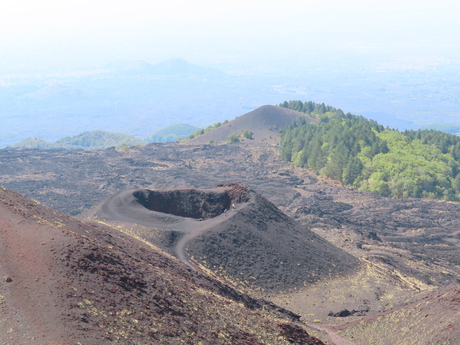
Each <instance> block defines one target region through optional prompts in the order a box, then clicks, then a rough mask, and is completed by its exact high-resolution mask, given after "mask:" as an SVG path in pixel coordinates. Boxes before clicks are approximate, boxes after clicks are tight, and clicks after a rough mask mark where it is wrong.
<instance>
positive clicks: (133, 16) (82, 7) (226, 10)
mask: <svg viewBox="0 0 460 345" xmlns="http://www.w3.org/2000/svg"><path fill="white" fill-rule="evenodd" d="M227 3H228V5H226V2H216V1H209V0H195V1H190V0H168V1H164V0H162V1H158V0H157V1H145V0H131V1H127V0H123V1H120V0H40V1H37V0H14V1H2V2H1V4H0V28H1V36H2V37H3V38H5V37H8V36H10V35H11V36H16V35H18V34H21V35H24V34H25V35H34V34H37V33H39V32H41V31H42V30H49V29H54V30H56V29H58V30H75V29H81V28H83V27H99V26H120V25H137V24H146V23H150V24H152V22H155V23H158V24H162V25H164V24H169V23H175V22H176V23H177V22H186V23H195V24H198V22H199V21H202V20H215V19H217V18H218V19H219V22H221V23H223V24H225V25H234V24H235V23H234V22H233V21H234V20H238V19H241V18H254V19H258V20H266V21H267V25H268V22H269V21H270V20H275V19H281V20H283V19H289V18H297V19H298V18H302V17H305V18H308V16H309V15H310V14H311V13H312V12H314V13H317V14H327V13H328V12H331V11H337V12H344V13H348V12H353V11H360V12H398V11H409V12H410V11H419V10H443V9H448V10H450V11H460V4H459V2H458V1H457V0H440V1H432V0H418V1H414V0H410V1H407V0H399V1H398V0H386V1H379V2H374V1H368V0H351V1H343V0H342V1H341V0H318V1H316V0H310V1H309V0H304V1H299V0H285V1H251V0H246V1H244V0H234V1H231V2H227ZM457 14H460V12H457ZM408 20H410V18H408Z"/></svg>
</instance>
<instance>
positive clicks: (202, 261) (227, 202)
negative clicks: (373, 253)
mask: <svg viewBox="0 0 460 345" xmlns="http://www.w3.org/2000/svg"><path fill="white" fill-rule="evenodd" d="M232 204H235V209H233V207H230V206H231V205H232ZM224 210H227V211H226V212H224ZM95 214H96V216H97V217H98V218H104V219H106V220H109V221H123V222H124V224H126V222H131V223H137V224H140V225H142V226H150V228H148V227H147V228H144V230H138V234H140V236H141V237H143V238H144V239H145V240H148V241H152V242H153V243H156V244H157V245H159V246H162V247H163V249H165V250H167V251H169V252H170V253H173V252H174V253H175V254H176V255H177V257H178V258H180V259H181V260H182V261H184V262H186V263H188V264H189V265H191V266H192V267H193V265H195V267H196V266H201V267H203V268H205V270H206V269H209V270H211V271H212V272H213V273H214V274H216V275H217V276H220V277H221V278H226V279H230V280H231V281H233V282H236V283H241V284H243V285H246V286H250V287H252V288H255V289H256V290H262V291H273V292H275V291H288V290H292V289H297V288H302V287H303V286H305V285H306V284H309V283H313V282H316V281H319V280H322V279H329V278H334V277H338V276H340V277H343V276H346V275H348V274H350V273H353V272H355V271H356V270H357V269H358V268H359V266H360V265H359V261H358V259H356V258H355V257H354V256H352V255H350V254H347V253H346V252H345V251H343V250H341V249H339V248H337V247H336V246H334V245H332V244H331V243H329V242H328V241H326V240H324V239H323V238H321V237H319V236H318V235H316V234H314V233H313V232H312V231H310V230H308V229H305V228H302V227H301V226H299V225H298V224H297V223H296V222H294V221H293V220H292V219H291V218H289V217H288V216H286V215H285V214H284V213H282V212H281V211H280V210H279V209H278V208H277V207H276V206H275V205H274V204H272V203H271V202H269V201H268V200H267V199H265V198H264V197H262V196H261V195H259V194H257V193H256V192H254V191H252V190H250V189H249V188H248V187H246V186H244V185H242V184H239V183H233V184H228V185H225V186H219V187H217V188H213V189H200V190H198V189H177V190H169V191H168V190H166V191H149V190H134V191H124V192H121V193H118V194H116V195H114V196H113V197H111V198H109V199H108V200H107V201H105V202H104V203H103V204H102V205H100V206H99V208H98V210H97V211H96V212H95ZM164 229H167V230H168V231H169V234H168V235H167V236H166V237H169V240H164V237H165V236H163V240H158V239H159V238H160V237H161V236H155V235H152V234H153V233H155V232H159V233H161V232H162V231H164ZM172 247H175V250H174V251H172V250H171V248H172Z"/></svg>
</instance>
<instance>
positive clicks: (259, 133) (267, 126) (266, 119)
mask: <svg viewBox="0 0 460 345" xmlns="http://www.w3.org/2000/svg"><path fill="white" fill-rule="evenodd" d="M299 117H304V118H305V119H306V120H307V122H318V119H316V118H314V117H311V116H309V115H307V114H304V113H301V112H298V111H294V110H290V109H286V108H281V107H277V106H274V105H264V106H261V107H259V108H257V109H255V110H253V111H251V112H249V113H246V114H244V115H241V116H238V117H237V118H236V119H234V120H232V121H229V122H228V123H226V124H223V125H222V126H220V127H218V128H216V129H213V130H212V131H209V132H207V133H204V134H202V135H200V136H198V137H196V138H194V139H191V140H188V141H186V142H185V143H186V144H208V143H209V142H210V141H214V142H226V141H227V137H228V136H229V135H230V134H233V133H237V134H242V132H243V131H244V130H249V131H252V132H253V139H251V140H250V139H244V137H243V136H241V138H240V139H244V140H248V141H251V143H257V144H258V143H262V142H266V143H271V144H276V143H278V142H279V141H280V133H279V131H280V130H282V129H284V128H286V126H288V125H289V124H291V123H292V122H293V121H294V120H297V119H298V118H299Z"/></svg>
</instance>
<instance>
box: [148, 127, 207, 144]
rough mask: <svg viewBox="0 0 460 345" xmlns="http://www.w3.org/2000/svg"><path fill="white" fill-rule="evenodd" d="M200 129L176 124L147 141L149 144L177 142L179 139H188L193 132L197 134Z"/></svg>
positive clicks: (153, 135) (151, 136)
mask: <svg viewBox="0 0 460 345" xmlns="http://www.w3.org/2000/svg"><path fill="white" fill-rule="evenodd" d="M199 129H200V128H198V127H195V126H192V125H189V124H187V123H176V124H174V125H171V126H168V127H166V128H163V129H161V130H159V131H158V132H156V133H155V134H152V135H150V136H149V137H147V138H146V139H145V141H147V142H149V143H163V142H171V141H176V140H178V139H183V138H187V137H188V136H189V135H190V134H192V133H193V132H196V131H197V130H199Z"/></svg>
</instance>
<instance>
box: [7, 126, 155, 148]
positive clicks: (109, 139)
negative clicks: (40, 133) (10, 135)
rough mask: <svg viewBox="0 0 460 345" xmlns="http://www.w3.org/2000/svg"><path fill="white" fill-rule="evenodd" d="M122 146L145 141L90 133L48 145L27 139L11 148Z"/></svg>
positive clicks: (46, 142)
mask: <svg viewBox="0 0 460 345" xmlns="http://www.w3.org/2000/svg"><path fill="white" fill-rule="evenodd" d="M123 144H126V145H128V146H135V145H145V144H147V143H146V142H145V141H143V140H141V139H137V138H134V137H132V136H129V135H126V134H121V133H108V132H104V131H92V132H85V133H81V134H78V135H75V136H72V137H65V138H61V139H59V140H57V141H56V142H54V143H50V142H48V141H46V140H43V139H40V138H27V139H24V140H21V141H20V142H18V143H16V144H13V145H11V147H13V148H28V149H58V148H63V149H78V150H100V149H106V148H109V147H113V146H114V147H119V146H122V145H123Z"/></svg>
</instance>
